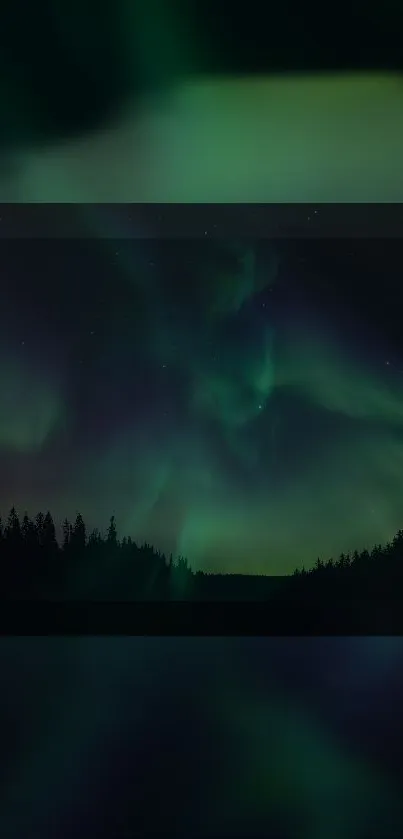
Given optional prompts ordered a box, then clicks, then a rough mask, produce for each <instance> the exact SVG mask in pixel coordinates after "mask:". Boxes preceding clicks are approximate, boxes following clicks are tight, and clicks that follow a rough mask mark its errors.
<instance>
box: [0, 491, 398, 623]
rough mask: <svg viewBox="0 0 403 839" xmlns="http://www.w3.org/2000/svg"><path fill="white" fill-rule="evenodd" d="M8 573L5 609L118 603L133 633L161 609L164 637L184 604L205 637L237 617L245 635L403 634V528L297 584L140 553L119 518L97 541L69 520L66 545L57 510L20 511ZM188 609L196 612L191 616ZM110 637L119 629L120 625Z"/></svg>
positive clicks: (4, 573)
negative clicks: (120, 529) (134, 624)
mask: <svg viewBox="0 0 403 839" xmlns="http://www.w3.org/2000/svg"><path fill="white" fill-rule="evenodd" d="M245 565H247V557H246V558H245ZM0 573H1V586H2V594H1V595H0V599H1V602H2V607H3V610H4V608H5V606H6V604H10V603H12V604H14V605H17V604H18V603H19V604H27V603H30V604H35V603H37V604H38V603H39V604H41V606H42V607H43V608H45V611H46V606H45V604H48V605H49V604H53V605H54V604H59V605H62V604H70V608H71V604H74V603H75V604H81V606H84V607H86V606H89V605H90V604H112V603H113V604H115V615H118V614H119V616H120V618H121V617H122V614H123V613H124V614H125V621H126V622H125V627H124V628H125V630H127V631H130V627H131V618H132V617H134V616H137V619H138V617H139V615H140V614H143V616H144V614H145V612H144V604H146V605H147V607H148V606H150V608H151V609H153V610H154V611H153V612H152V611H151V612H150V613H149V617H148V621H147V626H148V629H150V622H151V623H152V620H151V617H150V615H152V614H153V615H154V617H155V618H156V617H157V616H158V615H159V619H158V621H157V623H158V627H159V629H161V627H162V629H163V627H164V620H163V619H162V616H163V612H161V611H160V612H159V613H158V612H157V611H156V607H158V605H159V606H160V607H161V608H164V604H165V609H166V605H167V604H170V605H171V607H172V606H173V605H174V606H175V609H176V610H177V614H179V612H178V609H179V611H180V610H182V611H181V621H182V623H181V626H182V629H183V631H186V632H189V631H191V630H194V631H195V632H196V633H197V632H198V631H202V632H203V628H204V629H205V630H207V631H213V630H214V627H215V631H226V630H227V629H228V627H226V620H228V618H229V619H230V624H231V626H230V630H229V631H230V632H235V633H236V632H237V628H239V631H240V632H241V631H242V632H248V631H250V632H252V634H253V633H254V632H257V631H262V632H265V631H266V630H268V631H276V630H277V631H280V632H285V633H287V634H288V632H294V631H301V632H308V633H310V632H312V631H318V632H331V633H333V632H349V631H365V632H377V633H378V634H381V633H382V632H386V633H390V632H393V631H396V632H399V631H401V629H402V627H403V620H402V619H401V616H402V612H403V610H402V608H401V606H402V605H403V597H402V592H403V530H399V531H398V532H397V534H396V535H395V537H394V538H393V539H392V540H391V541H389V542H387V543H386V544H385V545H380V544H378V545H375V546H374V547H373V548H372V550H370V551H369V550H367V549H364V550H361V551H358V550H354V551H353V552H351V553H342V554H341V555H340V556H339V557H338V558H337V559H333V558H330V559H328V560H327V561H324V560H322V559H320V558H318V559H317V560H316V563H315V564H314V565H313V566H312V567H311V568H309V569H305V568H304V567H302V569H299V568H296V570H295V571H294V572H293V574H291V575H288V576H283V577H272V576H264V575H260V576H257V575H248V574H231V573H227V574H217V573H206V572H204V571H193V569H192V568H191V566H190V564H189V562H188V560H187V558H185V557H183V556H179V557H177V558H174V557H173V556H172V554H171V555H170V556H166V555H165V554H164V553H162V552H161V551H159V550H156V549H155V548H154V547H153V546H152V545H150V544H148V543H143V544H141V545H138V544H137V543H136V542H135V541H134V540H133V539H132V538H131V537H130V536H128V537H126V536H124V537H123V538H121V539H120V538H119V537H118V533H117V527H116V521H115V517H114V516H111V518H110V521H109V526H108V528H107V530H106V532H105V534H101V532H100V531H99V530H98V529H94V530H92V531H91V532H90V533H87V528H86V524H85V521H84V519H83V516H82V515H81V513H77V516H76V518H75V521H74V523H72V522H70V521H69V520H68V519H67V518H66V519H65V520H64V521H63V524H62V540H61V543H59V542H58V540H57V537H56V527H55V523H54V520H53V518H52V515H51V513H50V512H49V511H48V512H47V513H46V514H44V513H42V512H39V513H37V515H36V516H35V518H30V517H29V515H28V514H27V513H25V514H24V516H23V518H22V520H21V519H20V517H19V515H18V513H17V510H16V508H15V507H12V509H11V510H10V512H9V514H8V517H7V520H6V522H5V523H4V524H3V522H2V520H1V519H0ZM117 604H119V610H117V609H116V605H117ZM140 604H143V607H142V608H143V612H142V613H141V611H139V608H140ZM186 604H191V609H188V611H187V612H186ZM199 604H200V605H199ZM201 604H204V605H203V610H202V609H201ZM207 604H208V607H207ZM234 607H235V608H234ZM81 614H82V613H81ZM99 614H100V612H98V615H99ZM104 614H106V613H104ZM110 614H111V613H110ZM167 614H168V612H167V611H165V617H166V615H167ZM207 616H209V618H210V622H209V621H208V620H207V622H206V617H207ZM218 616H219V623H218V624H217V618H218ZM171 617H172V615H171ZM161 621H162V622H161ZM214 622H215V623H214ZM175 626H176V624H174V628H175ZM171 628H172V625H171ZM51 631H52V627H51V626H49V632H51ZM78 631H79V630H78ZM95 631H97V630H95ZM108 631H112V632H113V631H118V628H116V630H114V628H113V626H110V628H109V630H108ZM151 632H152V629H151Z"/></svg>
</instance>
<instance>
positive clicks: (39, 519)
mask: <svg viewBox="0 0 403 839" xmlns="http://www.w3.org/2000/svg"><path fill="white" fill-rule="evenodd" d="M44 526H45V516H44V515H43V513H41V512H39V513H37V514H36V516H35V529H36V535H37V540H38V544H39V545H41V546H42V545H43V539H44Z"/></svg>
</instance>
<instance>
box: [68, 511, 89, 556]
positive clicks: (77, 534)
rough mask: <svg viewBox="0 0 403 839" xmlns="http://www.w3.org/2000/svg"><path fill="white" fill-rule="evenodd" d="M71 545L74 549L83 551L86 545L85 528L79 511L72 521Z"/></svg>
mask: <svg viewBox="0 0 403 839" xmlns="http://www.w3.org/2000/svg"><path fill="white" fill-rule="evenodd" d="M71 545H72V548H74V550H75V551H83V550H84V548H85V545H86V529H85V524H84V519H83V517H82V515H81V513H77V516H76V520H75V522H74V527H73V534H72V538H71Z"/></svg>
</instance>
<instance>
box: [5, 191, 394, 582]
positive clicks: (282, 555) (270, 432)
mask: <svg viewBox="0 0 403 839" xmlns="http://www.w3.org/2000/svg"><path fill="white" fill-rule="evenodd" d="M185 209H186V208H185ZM14 212H15V210H14ZM156 212H157V211H156ZM158 212H159V215H160V217H161V218H163V217H164V215H166V216H169V212H168V211H167V210H166V209H165V210H164V209H163V210H159V211H158ZM248 212H251V211H250V210H249V211H248V208H246V209H245V213H246V214H247V213H248ZM206 213H207V215H205V217H204V218H203V223H202V225H201V226H200V229H199V231H198V235H197V236H195V235H194V230H193V228H192V235H191V236H189V235H187V229H188V228H187V221H186V212H184V216H183V231H184V235H183V237H182V238H178V237H175V238H171V237H165V238H164V237H159V238H153V237H152V236H151V237H150V236H147V237H144V235H142V237H141V238H139V231H138V227H136V226H135V223H134V222H133V220H131V217H130V214H129V213H126V211H123V210H121V211H120V212H119V211H118V210H115V211H114V212H112V213H111V211H108V212H106V211H105V209H104V210H102V209H100V210H99V211H98V215H94V216H93V217H91V229H92V230H93V235H92V237H87V236H83V237H82V238H75V239H70V238H64V239H60V238H59V239H56V238H51V239H47V240H46V239H36V240H33V239H31V240H28V239H24V240H21V239H18V238H12V237H7V238H3V239H2V241H1V244H0V260H1V276H2V307H1V322H2V328H1V351H0V377H1V390H2V394H3V398H2V402H1V412H0V458H1V461H0V462H1V476H2V479H1V490H0V503H1V509H2V511H3V515H4V514H5V513H6V512H7V511H8V509H9V507H10V506H11V505H12V504H13V503H15V504H16V506H17V509H18V510H19V511H20V512H21V513H23V512H24V510H25V509H28V510H29V511H30V512H31V511H32V512H35V511H36V510H37V509H39V508H44V509H48V508H50V509H51V510H52V513H53V515H54V517H55V519H56V520H57V521H58V522H60V521H61V519H62V518H63V517H64V516H65V515H67V516H69V517H74V515H75V513H76V512H77V510H80V512H82V514H83V515H84V518H85V520H86V522H87V525H88V527H89V528H91V527H99V528H101V529H104V527H105V526H106V524H107V521H108V518H109V516H110V515H111V514H112V513H113V514H115V515H116V518H117V524H118V529H119V532H120V534H121V535H128V534H130V535H132V537H133V538H135V539H136V540H137V541H142V540H147V541H149V542H152V543H153V544H154V545H155V546H156V547H157V548H160V549H161V550H164V551H166V552H170V551H172V552H173V553H174V554H178V553H183V554H185V555H186V556H187V557H188V559H189V561H190V563H191V565H192V567H193V568H194V569H198V568H200V569H205V570H213V571H233V572H242V573H268V574H284V573H289V572H290V571H292V570H293V568H294V567H295V566H297V565H298V566H300V565H301V564H302V563H305V564H306V565H307V566H309V565H310V564H313V563H314V562H315V559H316V557H317V556H319V555H320V556H321V557H323V558H326V557H328V556H330V555H333V556H335V555H337V554H338V553H340V552H341V551H343V550H344V551H348V550H353V549H354V548H358V549H360V548H361V547H364V546H371V545H373V544H374V543H375V542H384V541H386V540H387V539H388V538H390V537H391V536H392V535H393V534H394V533H395V532H396V530H397V529H398V528H399V527H401V525H402V519H401V516H402V505H401V492H402V483H403V477H402V476H403V469H402V466H403V448H402V422H403V372H402V371H403V362H401V360H400V359H401V349H402V348H401V338H400V322H399V318H398V314H397V313H398V304H399V288H398V284H397V281H398V280H397V278H398V277H399V271H400V270H401V269H400V266H401V265H402V261H403V251H402V248H401V244H400V241H399V240H396V239H394V240H387V239H373V240H372V241H369V240H366V239H364V238H360V239H355V240H351V239H343V240H338V239H333V240H329V239H322V238H318V239H315V238H312V237H311V238H310V239H309V240H306V239H305V240H304V239H303V238H300V239H289V238H288V239H287V238H284V237H283V238H281V239H278V240H272V239H266V240H263V239H262V238H261V232H260V233H259V238H255V239H254V238H253V237H251V236H250V220H249V228H248V230H249V236H248V238H246V239H245V238H242V236H240V235H238V233H237V235H236V236H233V237H229V236H228V234H227V231H225V236H224V235H223V238H220V236H221V231H222V230H224V226H223V222H222V211H220V210H219V208H210V210H208V211H207V210H206ZM208 213H210V215H208ZM260 213H261V214H262V213H264V209H262V208H261V210H260ZM304 213H305V214H306V213H311V214H312V217H313V218H314V219H316V218H317V219H318V224H319V217H320V214H321V213H323V210H322V209H320V208H319V209H318V208H317V209H311V210H306V209H304V208H303V207H301V216H302V215H303V214H304ZM3 216H4V223H5V222H7V218H6V216H7V213H6V212H4V211H3ZM101 217H102V223H103V225H104V227H103V229H104V228H105V219H106V221H107V223H108V225H109V228H110V231H111V233H110V238H105V237H102V238H99V235H97V233H96V230H97V229H98V227H99V219H100V218H101ZM2 223H3V222H2ZM101 226H102V225H101ZM261 227H262V219H260V228H259V230H260V231H261ZM119 229H120V230H121V231H122V232H121V236H124V238H117V237H116V234H117V231H118V230H119ZM131 231H133V235H132V236H131Z"/></svg>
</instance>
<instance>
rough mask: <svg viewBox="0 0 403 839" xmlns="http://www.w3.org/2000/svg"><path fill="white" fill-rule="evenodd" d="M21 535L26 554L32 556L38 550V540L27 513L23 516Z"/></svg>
mask: <svg viewBox="0 0 403 839" xmlns="http://www.w3.org/2000/svg"><path fill="white" fill-rule="evenodd" d="M21 533H22V539H23V542H24V548H25V551H26V553H28V554H29V553H31V554H34V553H35V551H36V550H37V548H38V539H37V533H36V529H35V525H34V522H33V521H32V519H30V517H29V515H28V513H25V514H24V518H23V520H22V527H21Z"/></svg>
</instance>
